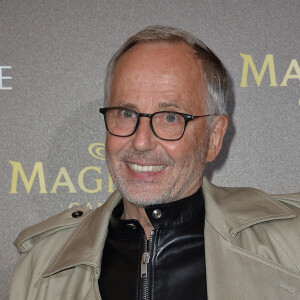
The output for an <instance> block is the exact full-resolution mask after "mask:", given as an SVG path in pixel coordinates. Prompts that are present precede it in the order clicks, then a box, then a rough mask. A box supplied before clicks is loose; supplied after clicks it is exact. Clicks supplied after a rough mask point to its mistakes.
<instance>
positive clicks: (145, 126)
mask: <svg viewBox="0 0 300 300" xmlns="http://www.w3.org/2000/svg"><path fill="white" fill-rule="evenodd" d="M132 144H133V146H134V148H135V149H136V150H138V151H147V150H153V149H154V148H155V147H156V144H157V137H156V136H155V135H154V133H153V132H152V130H151V127H150V119H149V118H145V117H142V118H140V123H139V126H138V128H137V130H136V132H135V134H134V135H133V142H132Z"/></svg>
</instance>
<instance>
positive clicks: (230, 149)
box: [0, 0, 300, 299]
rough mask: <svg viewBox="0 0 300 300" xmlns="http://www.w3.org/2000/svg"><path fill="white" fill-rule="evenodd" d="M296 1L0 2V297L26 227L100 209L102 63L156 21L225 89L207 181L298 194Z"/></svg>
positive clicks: (104, 191)
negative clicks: (222, 70) (217, 74)
mask: <svg viewBox="0 0 300 300" xmlns="http://www.w3.org/2000/svg"><path fill="white" fill-rule="evenodd" d="M299 12H300V2H299V0H289V1H273V0H263V1H253V0H252V1H251V0H250V1H249V0H248V1H237V0H232V1H218V0H202V1H199V0H186V1H181V0H180V1H179V0H176V1H170V0H159V1H151V0H150V1H149V0H147V1H144V0H131V1H113V0H112V1H104V0H85V1H79V0H78V1H77V0H75V1H73V0H72V1H71V0H51V1H46V0H28V1H21V0H2V1H0V24H1V48H0V108H1V111H0V113H1V119H0V125H1V133H0V134H1V146H0V147H1V174H0V175H1V177H0V185H1V195H0V204H1V210H0V218H1V226H0V233H1V247H0V257H1V261H0V298H1V299H5V298H6V296H7V295H8V286H9V281H10V277H11V274H12V271H13V267H14V265H15V263H16V261H17V258H18V254H17V251H16V249H15V248H14V246H13V245H12V243H13V241H14V240H15V238H16V236H17V234H18V233H19V231H20V230H22V229H23V228H24V227H27V226H29V225H32V224H34V223H37V222H40V221H42V220H44V219H46V218H48V217H50V216H51V215H53V214H56V213H58V212H60V211H62V210H65V209H67V208H68V207H72V206H76V205H79V204H83V203H85V204H86V205H87V206H88V207H89V208H91V209H93V208H96V207H98V206H100V205H101V204H102V203H104V202H105V200H106V199H107V197H108V196H109V195H110V194H111V193H112V192H113V190H114V186H113V183H112V180H111V177H110V175H109V173H108V170H107V167H106V162H105V150H104V147H105V128H104V122H103V120H102V117H101V116H100V114H99V112H98V109H99V107H100V106H101V105H102V101H103V81H104V73H105V68H106V65H107V63H108V61H109V59H110V57H111V56H112V54H113V53H114V52H115V51H116V50H117V49H118V48H119V47H120V46H121V44H122V43H123V42H124V41H125V40H126V39H127V38H128V37H129V36H130V35H132V34H134V33H136V32H137V31H139V30H141V29H142V28H144V27H146V26H149V25H153V24H163V25H170V26H175V27H179V28H182V29H185V30H187V31H189V32H191V33H192V34H194V35H196V36H197V37H199V38H200V39H201V40H203V41H204V42H205V43H206V44H207V45H208V46H209V47H210V48H211V49H212V50H213V51H214V52H215V53H216V54H217V55H218V56H219V57H220V59H221V60H222V61H223V62H224V64H225V66H226V68H227V70H228V73H229V76H230V80H231V84H232V91H231V102H230V105H229V107H228V109H229V115H230V118H231V123H230V127H229V131H228V133H227V135H226V140H225V145H224V148H223V149H222V152H221V154H220V156H219V157H218V159H217V160H216V161H215V162H214V163H212V164H210V165H209V166H208V168H207V170H206V174H207V176H208V177H209V178H210V179H211V180H212V181H213V182H214V183H216V184H218V185H224V186H254V187H257V188H261V189H264V190H266V191H267V192H269V193H288V192H297V191H299V190H300V176H299V169H300V159H299V150H300V138H299V136H300V134H299V133H300V132H299V131H300V124H299V122H300V89H299V86H300V67H299V64H300V57H299V49H300V43H299V37H300V36H299V28H300V21H299Z"/></svg>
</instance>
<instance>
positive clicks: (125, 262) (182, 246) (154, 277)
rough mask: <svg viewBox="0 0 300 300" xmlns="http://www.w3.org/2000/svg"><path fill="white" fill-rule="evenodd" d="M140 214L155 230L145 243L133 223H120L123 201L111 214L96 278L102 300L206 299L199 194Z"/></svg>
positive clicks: (152, 207)
mask: <svg viewBox="0 0 300 300" xmlns="http://www.w3.org/2000/svg"><path fill="white" fill-rule="evenodd" d="M145 210H146V213H147V216H148V218H149V220H150V221H151V223H152V225H153V227H154V230H153V231H152V233H151V238H150V239H149V240H148V241H147V239H146V237H145V233H144V230H143V228H142V226H141V225H140V223H139V222H138V221H137V220H120V217H121V215H122V213H123V203H122V201H121V203H120V204H119V205H118V206H117V207H116V208H115V209H114V211H113V214H112V217H111V220H110V225H109V231H108V236H107V240H106V244H105V247H104V253H103V259H102V271H101V277H100V278H99V288H100V294H101V297H102V299H103V300H116V299H122V300H127V299H128V300H129V299H130V300H134V299H138V300H140V299H155V300H158V299H163V300H165V299H172V300H177V299H178V300H182V299H193V300H194V299H201V300H202V299H203V300H204V299H207V295H206V273H205V253H204V199H203V195H202V191H201V189H200V190H199V191H198V192H197V193H195V194H194V195H192V196H189V197H187V198H184V199H182V200H179V201H176V202H172V203H167V204H158V205H151V206H147V207H146V208H145Z"/></svg>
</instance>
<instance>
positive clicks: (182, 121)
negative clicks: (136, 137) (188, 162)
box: [99, 107, 215, 141]
mask: <svg viewBox="0 0 300 300" xmlns="http://www.w3.org/2000/svg"><path fill="white" fill-rule="evenodd" d="M99 111H100V113H102V114H103V115H104V120H105V126H106V129H107V131H108V132H109V133H110V134H112V135H114V136H119V137H128V136H131V135H133V134H134V133H135V132H136V130H137V128H138V126H139V123H140V118H141V117H147V118H149V119H150V127H151V130H152V132H153V133H154V135H155V136H156V137H158V138H159V139H161V140H166V141H177V140H179V139H181V138H182V136H183V134H184V132H185V129H186V125H187V123H188V122H189V121H192V120H194V119H196V118H202V117H210V116H215V114H211V115H202V116H192V115H187V114H183V113H179V112H174V111H158V112H155V113H153V114H145V113H138V112H136V111H135V110H133V109H130V108H122V107H105V108H100V110H99Z"/></svg>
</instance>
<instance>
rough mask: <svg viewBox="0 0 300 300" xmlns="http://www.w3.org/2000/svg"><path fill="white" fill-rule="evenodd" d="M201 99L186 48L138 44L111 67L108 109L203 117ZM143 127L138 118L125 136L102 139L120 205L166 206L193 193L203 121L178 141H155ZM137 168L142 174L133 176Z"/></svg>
mask: <svg viewBox="0 0 300 300" xmlns="http://www.w3.org/2000/svg"><path fill="white" fill-rule="evenodd" d="M205 95H206V88H205V84H204V78H203V74H202V66H201V61H200V60H199V59H196V58H195V57H194V55H193V53H192V50H191V49H190V48H189V47H188V46H187V45H185V44H184V43H172V44H171V43H166V42H160V43H150V44H139V45H136V46H134V47H133V48H131V49H130V50H129V51H128V52H126V53H125V54H124V55H123V56H122V57H121V59H120V60H119V62H118V63H117V66H116V69H115V72H114V76H113V80H112V85H111V94H110V100H109V106H120V107H125V108H132V109H134V110H136V111H137V112H141V113H148V114H151V113H154V112H157V111H162V110H168V111H176V112H183V113H186V114H192V115H203V114H205V113H206V112H205V104H204V99H205ZM149 122H150V119H149V118H145V117H142V118H141V119H140V124H139V127H138V129H137V131H136V133H135V134H134V135H132V136H130V137H116V136H112V135H111V134H109V133H107V136H106V155H107V163H108V167H109V170H110V173H111V175H112V178H113V180H114V183H115V185H116V187H117V188H118V189H119V190H120V192H121V193H122V195H123V197H124V198H125V199H126V200H128V201H129V202H131V203H133V204H135V205H138V206H146V205H149V204H155V203H156V204H157V203H165V202H171V201H175V200H178V199H181V198H183V197H186V196H188V195H191V194H193V193H194V192H196V191H197V190H198V189H199V187H200V186H201V183H202V173H203V169H204V166H205V163H206V157H207V151H208V144H209V135H208V133H207V130H206V125H207V123H206V122H207V118H198V119H195V120H193V121H191V122H189V123H188V124H187V128H186V131H185V133H184V135H183V137H182V138H181V139H180V140H178V141H164V140H161V139H159V138H157V137H156V136H155V135H154V134H153V132H152V131H151V128H150V124H149ZM139 166H142V167H143V166H144V168H143V169H144V170H141V171H137V169H141V167H139ZM145 166H148V167H145ZM149 166H152V168H149Z"/></svg>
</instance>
